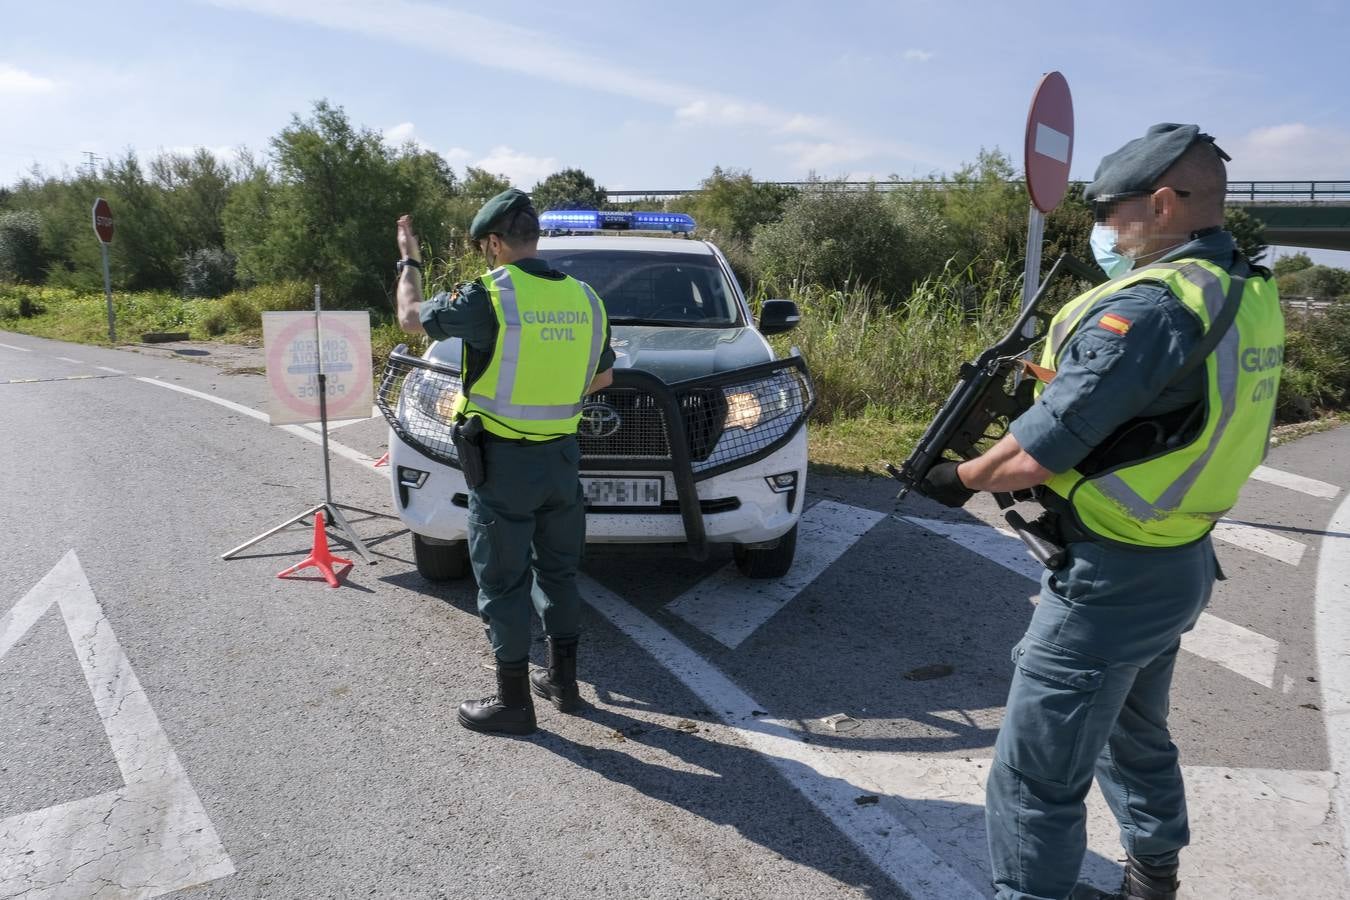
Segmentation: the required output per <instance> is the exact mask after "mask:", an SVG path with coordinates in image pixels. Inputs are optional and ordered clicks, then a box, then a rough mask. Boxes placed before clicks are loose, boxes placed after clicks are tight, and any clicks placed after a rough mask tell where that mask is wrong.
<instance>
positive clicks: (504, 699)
mask: <svg viewBox="0 0 1350 900" xmlns="http://www.w3.org/2000/svg"><path fill="white" fill-rule="evenodd" d="M529 671H530V664H529V662H522V663H518V664H516V665H512V666H504V665H502V664H501V662H498V663H497V694H496V696H494V697H484V698H483V699H482V700H465V701H464V702H463V703H461V704H460V705H459V724H461V725H463V726H464V727H465V728H468V729H470V730H471V731H486V732H489V733H493V734H532V733H533V732H534V729H535V722H534V701H533V700H532V699H530V690H529V687H528V685H529V681H528V676H529Z"/></svg>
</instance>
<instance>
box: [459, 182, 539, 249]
mask: <svg viewBox="0 0 1350 900" xmlns="http://www.w3.org/2000/svg"><path fill="white" fill-rule="evenodd" d="M521 209H528V210H530V211H531V212H533V211H534V205H533V204H532V203H530V195H529V194H527V193H525V192H524V191H522V190H517V189H516V188H510V189H509V190H505V191H502V192H501V193H500V194H498V195H497V196H495V197H493V198H492V199H491V200H489V201H488V202H486V203H484V204H483V206H482V208H481V209H479V210H478V214H477V215H475V216H474V217H473V222H472V223H471V224H470V225H469V237H471V238H473V239H474V240H475V241H481V240H482V239H483V238H485V237H487V236H488V234H489V232H491V231H492V230H493V229H492V226H493V225H494V224H497V222H498V220H499V219H501V218H502V217H503V216H505V215H506V214H507V213H513V212H516V211H517V210H521Z"/></svg>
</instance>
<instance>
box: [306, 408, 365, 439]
mask: <svg viewBox="0 0 1350 900" xmlns="http://www.w3.org/2000/svg"><path fill="white" fill-rule="evenodd" d="M379 417H380V408H379V407H378V406H372V407H371V408H370V415H368V416H363V417H360V418H356V419H343V420H341V421H340V422H329V423H328V433H329V434H332V433H333V432H334V431H337V430H338V429H339V428H346V427H347V426H348V425H360V424H361V423H362V422H369V421H370V420H371V419H378V418H379ZM304 427H306V428H308V429H309V430H310V431H312V432H314V433H315V434H321V433H322V432H320V430H319V426H318V425H317V424H315V425H306V426H304Z"/></svg>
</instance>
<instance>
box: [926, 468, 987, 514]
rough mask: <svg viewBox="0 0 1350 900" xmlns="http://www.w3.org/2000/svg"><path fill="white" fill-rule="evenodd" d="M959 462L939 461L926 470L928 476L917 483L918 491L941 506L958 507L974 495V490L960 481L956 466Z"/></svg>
mask: <svg viewBox="0 0 1350 900" xmlns="http://www.w3.org/2000/svg"><path fill="white" fill-rule="evenodd" d="M958 465H960V463H954V462H950V461H944V462H940V463H938V464H937V465H935V466H933V468H931V469H929V470H928V477H927V478H925V479H924V480H923V481H922V482H920V484H919V493H921V494H923V495H924V496H925V497H928V498H929V499H930V500H936V501H937V502H938V503H941V504H942V505H943V506H950V507H952V508H953V509H959V508H960V507H962V506H965V505H966V503H967V502H969V500H970V498H971V497H974V496H975V491H972V490H971V489H970V488H968V487H966V486H965V485H964V484H962V483H961V479H960V478H959V477H957V474H956V467H957V466H958Z"/></svg>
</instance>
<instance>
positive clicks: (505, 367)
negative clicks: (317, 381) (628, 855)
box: [397, 190, 614, 734]
mask: <svg viewBox="0 0 1350 900" xmlns="http://www.w3.org/2000/svg"><path fill="white" fill-rule="evenodd" d="M469 236H470V237H471V238H472V239H473V240H474V241H476V242H477V244H478V247H479V249H480V250H481V251H482V252H483V254H484V255H485V256H486V257H487V262H488V266H489V267H490V269H491V271H489V272H487V273H486V274H484V275H481V276H479V277H478V278H477V279H476V280H474V281H470V282H467V283H465V284H461V285H459V286H458V288H457V289H456V290H455V291H454V292H453V293H451V294H445V293H441V294H437V295H436V296H435V297H433V298H432V299H430V300H428V301H425V302H423V300H422V281H421V275H420V270H421V256H420V246H419V244H418V241H417V238H416V236H415V235H414V234H413V227H412V221H411V220H410V219H409V217H408V216H404V217H403V218H401V219H399V222H398V245H399V251H400V252H401V253H402V255H403V259H402V260H401V261H400V265H399V271H400V275H399V282H398V291H397V297H398V316H399V325H400V327H402V329H403V330H404V331H407V332H412V333H417V332H422V331H425V332H426V333H427V335H429V336H430V337H432V338H433V339H435V340H444V339H446V338H452V337H458V338H462V339H463V341H464V359H463V368H462V371H463V373H464V389H463V391H462V392H461V393H460V395H459V396H458V398H456V401H455V406H454V410H455V413H456V416H457V419H458V421H459V422H460V428H461V436H462V437H464V440H465V441H466V442H467V443H466V445H458V444H457V446H460V455H461V457H462V458H463V457H465V456H466V455H472V454H473V453H474V451H475V449H476V448H481V456H482V462H483V465H482V469H483V476H484V480H483V481H482V483H481V484H476V485H474V484H470V485H469V487H470V490H469V558H470V560H471V562H472V565H473V572H474V576H475V577H476V578H477V580H478V611H479V613H480V614H481V615H482V617H483V622H484V624H485V626H486V629H487V633H488V639H489V641H490V642H491V643H492V650H493V653H494V654H495V655H496V658H497V693H496V695H494V696H490V697H486V698H484V699H482V700H471V701H466V702H465V703H463V704H461V706H460V707H459V722H460V724H461V725H463V726H464V727H465V728H471V729H473V730H474V731H487V732H502V733H508V734H529V733H530V732H532V731H534V729H535V717H534V703H533V701H532V699H531V697H530V685H529V684H527V681H526V679H527V676H528V672H529V651H530V609H531V605H532V604H533V608H534V610H535V611H536V612H538V614H539V617H540V618H541V619H542V620H543V624H544V631H545V634H546V635H547V638H548V669H547V671H543V672H537V673H535V675H534V676H533V677H531V678H530V681H532V682H533V690H534V693H536V694H538V695H539V696H541V697H544V698H546V699H548V700H550V701H552V702H553V703H554V704H555V705H557V706H558V707H559V708H560V709H562V710H563V711H571V710H572V709H574V708H575V707H576V705H577V704H578V702H579V699H578V694H577V678H576V652H577V638H578V633H579V630H580V614H581V599H580V597H579V596H578V594H577V588H576V572H577V565H578V563H579V562H580V560H581V554H582V549H583V547H584V546H585V542H586V511H585V506H584V503H583V498H582V489H581V481H580V478H579V477H578V471H577V466H578V463H579V461H580V458H581V451H580V449H579V447H578V445H577V439H576V433H577V422H578V420H579V419H580V415H581V405H582V398H583V397H584V396H585V395H586V394H587V393H589V392H591V391H596V390H599V389H601V388H603V387H606V386H608V385H609V384H610V383H611V382H612V380H613V372H612V367H613V365H614V351H613V350H611V349H610V346H609V340H610V336H609V321H608V318H607V317H606V315H605V308H604V305H603V304H602V303H601V301H600V298H599V297H597V296H596V294H595V292H594V291H593V290H591V288H590V286H589V285H586V284H584V283H583V282H580V281H577V280H576V279H574V278H570V277H568V276H566V275H564V274H562V273H561V272H556V271H554V270H553V269H551V268H550V267H549V265H548V263H547V262H545V261H544V260H542V259H540V258H539V257H538V255H537V249H538V243H539V217H538V215H537V214H536V213H535V210H534V207H533V206H532V205H531V203H530V198H529V196H528V195H527V194H525V193H523V192H522V191H518V190H508V191H504V192H502V193H501V194H498V195H497V196H496V197H493V198H492V199H491V200H489V201H488V202H487V203H485V204H484V205H483V207H482V209H480V210H479V211H478V214H477V215H476V216H475V217H474V219H473V223H472V224H471V225H470V227H469ZM475 433H476V434H477V437H469V435H474V434H475ZM471 468H472V467H471V466H470V465H467V464H466V465H463V469H464V471H465V475H466V482H467V481H469V479H470V476H471ZM446 502H449V497H447V498H446Z"/></svg>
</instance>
